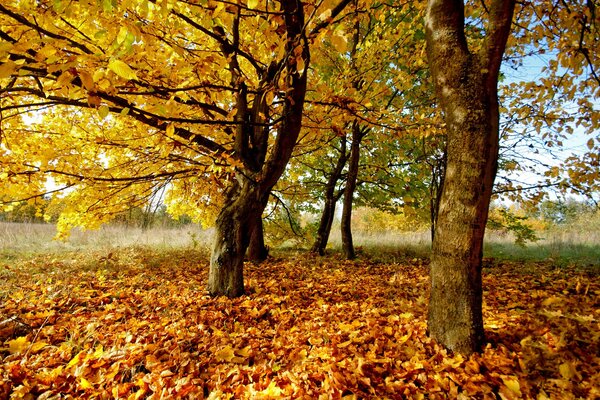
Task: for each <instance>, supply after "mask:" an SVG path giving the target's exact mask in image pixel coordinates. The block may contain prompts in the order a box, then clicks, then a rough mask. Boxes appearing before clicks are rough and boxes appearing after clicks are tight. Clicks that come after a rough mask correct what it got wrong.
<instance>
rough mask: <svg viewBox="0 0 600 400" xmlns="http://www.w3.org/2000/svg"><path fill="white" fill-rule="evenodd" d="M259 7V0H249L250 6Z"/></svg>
mask: <svg viewBox="0 0 600 400" xmlns="http://www.w3.org/2000/svg"><path fill="white" fill-rule="evenodd" d="M256 7H258V0H248V8H256Z"/></svg>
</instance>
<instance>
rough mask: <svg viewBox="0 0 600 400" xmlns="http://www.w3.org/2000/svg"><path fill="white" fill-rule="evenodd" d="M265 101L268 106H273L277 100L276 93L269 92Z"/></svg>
mask: <svg viewBox="0 0 600 400" xmlns="http://www.w3.org/2000/svg"><path fill="white" fill-rule="evenodd" d="M265 97H266V98H265V101H266V103H267V105H268V106H270V105H271V104H273V100H274V99H275V93H273V92H271V91H269V92H267V93H265Z"/></svg>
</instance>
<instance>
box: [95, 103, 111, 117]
mask: <svg viewBox="0 0 600 400" xmlns="http://www.w3.org/2000/svg"><path fill="white" fill-rule="evenodd" d="M109 112H110V110H109V108H108V106H106V105H104V106H100V108H99V109H98V115H99V116H100V118H102V119H104V118H106V116H107V115H108V113H109Z"/></svg>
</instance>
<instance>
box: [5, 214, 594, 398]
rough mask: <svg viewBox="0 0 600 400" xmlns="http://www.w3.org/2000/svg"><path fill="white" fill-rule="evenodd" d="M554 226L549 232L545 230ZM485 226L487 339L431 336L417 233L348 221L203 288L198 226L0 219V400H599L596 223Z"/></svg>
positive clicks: (205, 237) (422, 238)
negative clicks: (367, 229) (346, 243)
mask: <svg viewBox="0 0 600 400" xmlns="http://www.w3.org/2000/svg"><path fill="white" fill-rule="evenodd" d="M550 233H552V232H550ZM550 233H547V235H546V238H545V239H544V240H543V241H540V242H538V243H536V244H532V245H529V246H527V247H525V248H520V247H518V246H515V245H514V244H512V242H511V238H510V237H508V236H504V235H495V234H490V235H489V240H488V243H487V245H486V258H485V265H484V266H485V268H484V319H485V329H486V340H487V344H486V346H485V348H484V349H483V351H482V352H481V353H480V354H474V355H472V356H470V357H463V356H461V355H459V354H452V353H449V352H447V351H446V350H444V349H443V348H441V347H440V346H438V345H437V344H436V343H435V342H434V341H432V340H431V339H429V338H428V337H427V335H426V329H427V325H426V317H427V298H428V290H429V288H428V267H429V261H428V258H427V251H428V247H429V246H430V244H429V240H428V235H427V234H426V233H406V234H402V235H399V234H395V235H389V234H377V235H373V234H371V235H361V234H360V233H357V234H356V238H355V239H356V244H357V246H358V247H359V252H358V253H359V257H358V259H357V260H355V261H345V260H342V259H341V258H340V257H339V256H338V254H337V253H336V251H335V250H336V246H338V245H339V244H338V239H337V238H336V237H335V235H334V237H333V238H332V241H333V245H332V249H331V251H330V252H329V254H328V255H327V256H325V257H316V256H312V255H309V254H307V253H306V251H305V250H302V249H292V248H281V249H277V248H274V249H272V251H271V257H270V258H269V260H267V261H266V262H265V263H263V264H261V265H258V266H256V265H252V264H247V265H246V267H245V277H246V293H247V294H246V295H245V296H242V297H241V298H238V299H233V300H231V299H224V298H211V297H210V296H208V295H207V293H206V291H205V289H204V285H205V282H206V277H207V269H208V254H209V247H210V231H203V230H201V229H199V228H197V227H195V226H185V227H180V228H176V229H158V228H155V229H151V230H141V229H136V228H126V227H122V226H121V227H119V226H107V227H105V228H102V229H100V230H98V231H92V232H81V231H75V232H73V235H72V237H71V239H70V241H69V242H66V243H62V242H56V241H52V240H51V238H52V236H53V235H54V232H53V227H52V226H49V225H34V224H7V223H3V224H0V238H1V243H0V254H1V256H0V359H1V360H2V362H1V363H0V399H13V398H14V399H17V398H24V399H34V398H39V399H56V398H64V399H78V398H115V399H116V398H119V399H161V398H189V399H202V398H207V399H279V398H292V399H296V398H305V399H314V398H319V399H329V398H334V399H340V398H343V399H370V398H373V399H380V398H389V399H401V398H402V399H403V398H416V399H423V398H429V399H444V398H461V399H468V398H484V399H519V398H535V399H559V398H560V399H595V398H598V397H599V396H600V391H599V389H598V388H600V372H599V371H600V358H599V356H598V355H599V354H600V347H599V343H600V331H599V329H598V324H599V321H600V315H599V304H598V298H600V297H599V295H600V279H599V276H598V271H599V267H600V265H599V264H600V262H599V260H600V257H598V251H599V250H598V245H597V243H599V242H600V241H598V240H597V237H594V235H597V233H594V232H588V233H587V234H585V235H584V234H580V235H579V236H578V232H577V231H572V232H571V233H570V236H569V235H567V231H566V230H562V231H556V232H555V233H552V235H551V234H550Z"/></svg>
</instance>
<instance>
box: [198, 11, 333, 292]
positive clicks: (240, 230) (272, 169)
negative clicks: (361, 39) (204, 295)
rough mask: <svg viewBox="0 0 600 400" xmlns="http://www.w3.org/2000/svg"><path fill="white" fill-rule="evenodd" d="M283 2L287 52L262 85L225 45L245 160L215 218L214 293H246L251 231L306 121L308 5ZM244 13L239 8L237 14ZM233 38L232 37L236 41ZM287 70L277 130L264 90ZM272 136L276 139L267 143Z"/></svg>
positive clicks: (238, 151) (238, 148)
mask: <svg viewBox="0 0 600 400" xmlns="http://www.w3.org/2000/svg"><path fill="white" fill-rule="evenodd" d="M280 4H281V7H282V10H283V13H282V15H283V20H284V23H285V24H284V25H285V30H286V36H285V37H286V45H285V50H286V55H285V56H284V57H283V59H281V60H280V61H279V62H275V61H274V62H273V63H272V64H271V65H270V66H269V68H268V69H266V70H265V71H263V75H262V77H261V82H260V85H259V90H258V92H256V93H254V94H253V95H252V96H249V93H248V89H247V87H246V84H245V83H244V80H243V79H241V76H242V75H243V74H242V72H241V69H240V66H239V63H238V62H237V53H236V52H235V51H233V49H234V47H233V46H228V47H227V49H228V50H229V51H231V54H230V62H229V70H230V71H231V75H232V86H235V85H237V87H238V88H239V90H238V91H237V98H236V105H235V106H236V115H235V120H236V121H237V122H238V124H237V127H236V132H235V141H234V150H235V152H234V156H235V157H236V159H237V161H238V162H239V163H240V164H241V165H240V166H237V167H236V173H235V179H234V180H233V182H231V183H230V186H229V187H228V189H227V191H226V193H225V196H224V197H225V198H226V201H225V204H224V205H223V208H222V209H221V212H220V213H219V215H218V217H217V221H216V226H215V227H216V233H215V238H214V245H213V251H212V255H211V259H210V270H209V273H208V291H209V293H210V294H211V295H212V296H221V295H224V296H228V297H237V296H241V295H242V294H243V293H244V276H243V268H244V255H245V253H246V250H247V248H248V245H249V243H250V235H251V234H252V232H253V231H254V230H255V229H256V225H257V221H258V220H259V219H260V217H261V215H262V212H263V211H264V208H265V206H266V204H267V200H268V196H269V194H270V193H271V190H272V189H273V186H275V184H276V183H277V181H278V180H279V178H280V177H281V174H282V173H283V171H284V170H285V167H286V165H287V163H288V161H289V159H290V157H291V155H292V151H293V149H294V146H295V145H296V141H297V139H298V134H299V133H300V128H301V127H302V111H303V109H304V97H305V94H306V80H307V71H308V67H309V60H310V54H309V47H308V46H309V45H308V40H307V38H306V36H305V35H303V34H302V32H303V29H304V28H305V27H304V9H303V5H302V3H301V2H299V1H295V0H281V1H280ZM337 12H339V11H337ZM240 16H241V12H240V9H238V14H237V17H236V18H241V17H240ZM235 25H236V24H234V27H235ZM234 34H235V32H234ZM234 36H235V35H234ZM235 42H236V41H235V37H234V43H233V44H235ZM292 54H293V56H292ZM299 58H301V59H302V60H303V61H304V69H303V70H302V71H298V69H297V66H298V62H297V60H298V59H299ZM283 70H285V71H286V76H285V78H286V79H285V82H286V84H287V85H288V86H287V87H288V89H287V91H286V96H285V97H284V99H283V107H282V110H281V115H282V117H281V120H280V122H278V123H277V125H276V126H277V128H276V130H275V133H274V134H273V127H270V126H269V124H268V122H269V118H270V115H269V109H268V104H267V103H266V98H267V96H266V95H265V93H266V92H267V91H269V90H272V88H273V86H277V81H278V80H279V78H278V77H279V75H278V74H277V71H283ZM250 100H252V107H250V104H249V103H250ZM271 137H273V139H272V140H273V144H272V146H270V148H269V146H268V142H269V139H270V138H271Z"/></svg>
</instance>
